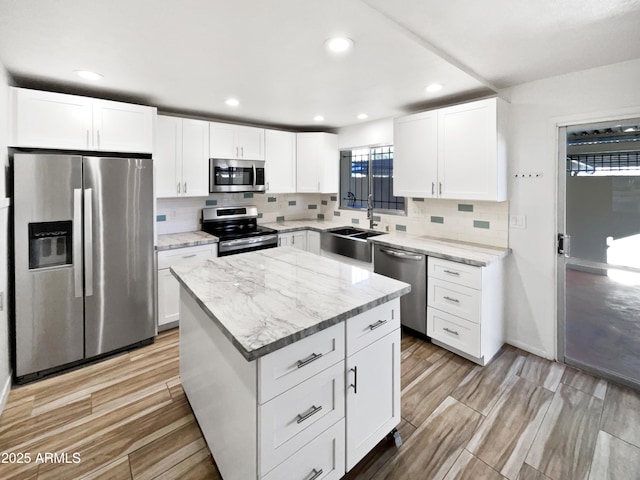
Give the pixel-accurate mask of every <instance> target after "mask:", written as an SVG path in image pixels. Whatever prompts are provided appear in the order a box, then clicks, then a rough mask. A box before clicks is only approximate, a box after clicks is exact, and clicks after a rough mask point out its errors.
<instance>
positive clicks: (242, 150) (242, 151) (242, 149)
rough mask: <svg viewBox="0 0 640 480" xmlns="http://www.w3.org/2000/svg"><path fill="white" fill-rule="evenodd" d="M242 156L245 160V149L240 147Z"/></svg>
mask: <svg viewBox="0 0 640 480" xmlns="http://www.w3.org/2000/svg"><path fill="white" fill-rule="evenodd" d="M240 156H241V157H242V158H244V147H240Z"/></svg>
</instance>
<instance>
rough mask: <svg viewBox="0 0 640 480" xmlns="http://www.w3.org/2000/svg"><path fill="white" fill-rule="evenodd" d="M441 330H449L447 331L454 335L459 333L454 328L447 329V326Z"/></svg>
mask: <svg viewBox="0 0 640 480" xmlns="http://www.w3.org/2000/svg"><path fill="white" fill-rule="evenodd" d="M443 330H444V331H445V332H449V333H453V334H454V335H460V334H459V333H458V332H456V331H455V330H449V329H448V328H447V327H444V328H443Z"/></svg>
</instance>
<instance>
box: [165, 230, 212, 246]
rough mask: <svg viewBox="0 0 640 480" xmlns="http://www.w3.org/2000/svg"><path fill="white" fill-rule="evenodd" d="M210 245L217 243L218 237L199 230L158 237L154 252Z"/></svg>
mask: <svg viewBox="0 0 640 480" xmlns="http://www.w3.org/2000/svg"><path fill="white" fill-rule="evenodd" d="M210 243H218V237H215V236H213V235H210V234H208V233H206V232H203V231H200V230H199V231H196V232H182V233H168V234H165V235H158V242H157V245H156V250H158V251H160V250H171V249H173V248H184V247H195V246H196V245H208V244H210Z"/></svg>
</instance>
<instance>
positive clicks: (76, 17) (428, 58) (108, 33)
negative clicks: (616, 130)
mask: <svg viewBox="0 0 640 480" xmlns="http://www.w3.org/2000/svg"><path fill="white" fill-rule="evenodd" d="M638 25H640V1H638V0H598V1H594V0H581V1H577V0H562V1H560V0H536V1H533V2H531V1H524V0H483V1H481V2H469V1H462V0H445V1H443V0H440V1H435V0H393V1H389V0H322V1H319V0H270V1H268V0H228V1H223V0H183V1H175V0H108V1H102V2H92V1H86V0H58V1H52V0H19V1H18V0H0V62H1V63H2V64H3V65H4V66H5V67H6V69H7V70H8V71H9V73H10V74H11V75H12V76H13V77H14V78H15V83H16V84H18V85H21V86H27V87H34V88H43V89H51V90H59V91H67V92H72V93H83V94H90V95H95V96H101V97H105V98H114V99H122V100H128V101H137V102H140V103H146V104H150V105H155V106H157V107H158V108H159V109H160V110H163V111H168V112H179V113H184V114H191V115H200V116H207V117H216V118H227V119H235V120H243V121H248V122H252V123H261V124H271V125H281V126H288V127H292V128H308V127H311V126H315V127H319V128H328V127H340V126H344V125H350V124H354V123H357V122H359V120H357V119H356V115H357V114H359V113H362V112H365V113H367V114H368V115H369V119H376V118H384V117H390V116H394V115H398V114H401V113H403V112H406V111H411V110H416V109H419V108H425V107H426V106H428V105H437V104H442V103H445V102H447V101H451V100H452V99H458V98H463V97H473V96H480V95H486V94H489V93H491V92H492V91H495V90H497V89H498V88H503V87H507V86H511V85H515V84H519V83H523V82H527V81H531V80H535V79H539V78H544V77H548V76H552V75H557V74H562V73H568V72H572V71H577V70H582V69H585V68H591V67H596V66H601V65H606V64H611V63H617V62H621V61H624V60H629V59H634V58H640V28H638ZM337 34H341V35H346V36H348V37H350V38H352V39H353V40H354V41H355V49H354V50H353V52H351V53H350V54H349V55H348V56H344V57H335V56H330V55H328V54H327V53H326V52H325V50H324V47H323V44H324V41H325V40H326V39H327V38H329V37H331V36H334V35H337ZM78 69H87V70H93V71H96V72H99V73H101V74H103V75H104V79H103V80H101V81H100V82H99V83H87V82H86V81H82V80H80V79H79V78H78V77H76V76H75V75H74V73H73V71H74V70H78ZM433 82H438V83H442V84H444V85H445V88H444V89H443V90H442V91H441V92H439V93H437V94H427V93H426V92H425V91H424V88H425V87H426V86H427V85H428V84H430V83H433ZM231 96H234V97H237V98H238V99H239V100H240V102H241V104H240V106H239V107H236V108H232V107H228V106H227V105H225V104H224V101H225V99H227V98H228V97H231ZM318 114H322V115H324V117H325V121H324V122H323V123H320V124H315V123H314V121H313V117H314V116H315V115H318Z"/></svg>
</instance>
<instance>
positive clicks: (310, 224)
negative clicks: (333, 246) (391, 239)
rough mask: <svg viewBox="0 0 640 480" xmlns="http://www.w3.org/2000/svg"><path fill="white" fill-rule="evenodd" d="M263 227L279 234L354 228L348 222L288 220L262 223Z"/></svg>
mask: <svg viewBox="0 0 640 480" xmlns="http://www.w3.org/2000/svg"><path fill="white" fill-rule="evenodd" d="M260 225H262V226H263V227H269V228H273V229H274V230H277V231H278V233H289V232H295V231H298V230H315V231H316V232H324V231H326V230H329V229H331V228H339V227H344V226H347V225H349V226H354V227H358V228H359V226H358V225H351V224H350V223H347V222H336V221H335V220H315V219H314V220H287V221H286V222H272V223H261V224H260Z"/></svg>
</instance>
